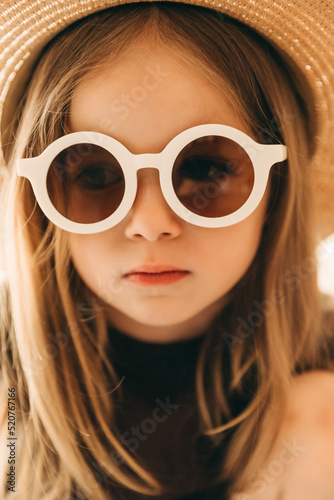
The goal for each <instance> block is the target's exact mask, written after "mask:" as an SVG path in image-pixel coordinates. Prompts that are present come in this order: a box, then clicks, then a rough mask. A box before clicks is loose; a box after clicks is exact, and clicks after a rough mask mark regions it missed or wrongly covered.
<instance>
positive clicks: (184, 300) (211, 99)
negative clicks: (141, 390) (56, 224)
mask: <svg viewBox="0 0 334 500" xmlns="http://www.w3.org/2000/svg"><path fill="white" fill-rule="evenodd" d="M138 87H141V91H140V90H138ZM143 88H144V89H145V90H144V91H143V90H142V89H143ZM136 89H137V90H136ZM131 96H132V97H131ZM205 123H218V124H225V125H229V126H231V127H235V128H237V129H239V130H242V131H244V132H246V133H248V134H250V133H249V130H247V128H246V127H245V125H244V124H243V123H242V121H241V119H240V118H239V117H238V115H237V113H236V112H235V110H234V108H233V106H232V105H231V103H230V102H229V101H228V99H227V97H226V96H225V95H222V94H221V92H218V90H217V89H215V88H214V87H213V86H212V85H211V84H210V83H209V82H208V81H207V80H206V79H205V77H203V76H201V75H199V74H196V73H195V72H194V71H190V70H189V69H187V68H185V67H184V64H183V63H180V62H179V61H177V60H176V59H175V58H172V57H169V56H167V55H163V53H161V52H159V54H158V55H156V54H155V53H154V52H151V51H150V50H148V49H147V48H146V47H142V50H141V51H139V53H138V55H137V56H136V57H135V58H134V57H131V58H127V57H125V58H123V59H122V60H121V61H119V62H118V64H117V65H116V64H113V65H111V66H110V67H108V68H106V69H103V70H100V71H99V72H98V73H95V74H94V75H92V76H90V77H89V78H86V79H85V80H84V82H82V83H81V84H79V86H78V87H77V89H76V90H75V93H74V96H73V100H72V103H71V108H70V119H69V124H68V125H69V131H70V132H76V131H85V130H89V131H98V132H102V133H104V134H107V135H110V136H112V137H114V138H116V139H117V140H118V141H120V142H121V143H122V144H123V145H124V146H126V147H127V148H128V149H129V150H130V151H131V152H132V153H134V154H140V153H159V152H161V151H162V150H163V149H164V147H165V146H166V145H167V144H168V142H169V141H170V140H171V139H172V138H173V137H174V136H176V135H177V134H179V133H180V132H182V131H183V130H185V129H187V128H190V127H192V126H196V125H200V124H205ZM267 201H268V192H267V193H266V195H265V197H264V198H263V199H262V201H261V203H260V205H259V206H258V208H257V209H256V210H255V211H254V212H253V214H251V215H250V216H249V217H248V218H247V219H245V220H244V221H242V222H240V223H238V224H235V225H234V226H230V227H225V228H218V229H216V228H215V229H210V228H202V227H198V226H195V225H192V224H190V223H188V222H186V221H184V220H183V219H181V218H180V217H178V216H177V215H176V214H175V213H174V212H173V211H172V210H171V208H170V207H169V206H168V204H167V203H166V201H165V200H164V197H163V195H162V192H161V189H160V185H159V177H158V172H157V171H156V170H154V169H149V168H147V169H144V170H141V171H139V173H138V191H137V196H136V199H135V202H134V204H133V206H132V208H131V210H130V212H129V213H128V214H127V215H126V217H125V218H124V219H123V220H122V221H121V222H119V223H118V224H117V226H115V227H113V228H111V229H109V230H107V231H104V232H102V233H98V234H93V235H78V234H71V235H70V250H71V256H72V260H73V262H74V265H75V267H76V270H77V272H78V273H79V275H80V276H81V278H82V279H83V281H84V282H85V283H86V284H87V285H88V287H89V288H90V289H91V290H92V291H93V292H94V293H95V294H96V295H97V296H99V297H101V298H102V299H103V301H104V303H105V310H106V314H107V317H108V319H109V321H110V322H111V323H112V324H113V325H114V326H115V327H116V328H118V329H119V330H121V331H123V332H124V333H126V334H127V335H130V336H132V337H134V338H137V339H139V340H143V341H151V342H158V343H168V342H173V341H178V340H185V339H188V338H191V337H195V336H197V335H199V334H201V333H202V332H203V331H204V330H205V328H206V327H207V326H208V325H209V324H210V322H211V321H212V320H213V318H214V317H215V315H216V314H217V313H218V311H219V310H220V309H221V308H222V306H223V305H224V303H226V300H227V294H228V292H229V291H230V290H231V289H232V287H233V286H234V285H235V284H236V283H237V282H238V281H239V280H240V278H241V277H242V276H243V275H244V273H245V272H246V270H247V269H248V268H249V266H250V264H251V262H252V260H253V258H254V256H255V254H256V251H257V249H258V246H259V242H260V238H261V232H262V227H263V221H264V219H265V214H266V207H267ZM143 264H153V265H156V264H164V265H170V266H173V267H177V268H180V269H182V270H186V271H188V273H187V276H186V277H185V278H183V279H181V280H179V281H177V282H174V283H171V284H167V285H166V284H165V285H157V286H146V287H144V286H141V285H138V284H137V283H133V282H131V281H129V280H127V279H125V278H124V275H125V274H126V273H128V272H129V270H131V269H133V268H135V267H137V266H141V265H143Z"/></svg>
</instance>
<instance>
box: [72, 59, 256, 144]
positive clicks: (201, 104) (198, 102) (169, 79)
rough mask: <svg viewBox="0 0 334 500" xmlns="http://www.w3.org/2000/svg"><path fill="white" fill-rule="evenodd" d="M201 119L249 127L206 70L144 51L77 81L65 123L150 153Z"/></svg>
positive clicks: (202, 121)
mask: <svg viewBox="0 0 334 500" xmlns="http://www.w3.org/2000/svg"><path fill="white" fill-rule="evenodd" d="M202 123H222V124H225V125H229V126H232V127H235V128H238V129H240V130H243V131H245V132H249V131H248V130H246V129H245V126H244V125H243V123H242V121H241V119H240V117H239V116H238V114H237V112H236V111H235V109H234V107H233V105H232V104H231V102H230V100H229V98H228V96H227V95H226V93H225V92H224V90H223V89H222V90H218V89H217V88H216V87H215V86H214V85H213V84H212V83H211V82H210V81H209V78H208V77H207V75H205V74H203V73H201V72H199V71H198V72H196V71H195V70H194V69H192V68H189V67H186V66H185V65H184V64H183V65H182V64H181V62H180V60H178V59H177V58H173V57H172V56H170V55H165V54H160V55H157V54H155V53H153V52H152V51H148V52H147V53H143V54H142V56H140V57H137V58H132V59H129V58H125V59H122V60H120V61H116V62H113V63H110V65H108V66H106V67H105V68H103V69H101V70H99V71H98V72H95V73H94V74H92V75H90V76H88V77H87V78H86V79H84V80H83V81H82V82H80V84H79V85H78V87H77V88H76V90H75V92H74V94H73V99H72V102H71V106H70V117H69V123H68V125H69V129H70V131H71V132H76V131H80V130H94V131H99V132H102V133H104V134H107V135H110V136H113V137H115V138H116V139H118V140H120V141H121V142H122V143H123V144H124V145H125V146H126V147H128V149H130V150H131V151H132V152H133V153H140V152H142V151H141V150H142V148H144V150H145V151H144V152H152V153H154V152H160V151H161V150H162V149H163V148H164V147H165V146H166V144H167V143H168V142H169V141H170V140H171V139H172V138H173V137H174V136H175V135H177V134H178V133H180V132H182V131H183V130H185V129H187V128H190V127H192V126H195V125H200V124H202ZM147 148H149V149H147Z"/></svg>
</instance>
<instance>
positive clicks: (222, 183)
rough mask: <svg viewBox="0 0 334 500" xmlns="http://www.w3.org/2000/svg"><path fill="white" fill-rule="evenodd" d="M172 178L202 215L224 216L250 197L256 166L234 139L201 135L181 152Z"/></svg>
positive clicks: (190, 207) (183, 197) (189, 204)
mask: <svg viewBox="0 0 334 500" xmlns="http://www.w3.org/2000/svg"><path fill="white" fill-rule="evenodd" d="M172 182H173V186H174V190H175V193H176V195H177V197H178V198H179V200H180V201H181V203H182V204H183V205H184V206H185V207H186V208H188V210H190V211H191V212H193V213H195V214H197V215H201V216H203V217H223V216H224V215H229V214H232V213H233V212H236V211H237V210H238V209H239V208H240V207H242V205H243V204H244V203H245V202H246V201H247V199H248V198H249V196H250V194H251V192H252V189H253V185H254V168H253V164H252V161H251V159H250V157H249V156H248V154H247V153H246V151H245V150H244V149H243V148H242V147H241V146H240V145H239V144H237V143H236V142H234V141H232V140H231V139H227V138H226V137H220V136H206V137H200V138H199V139H196V140H194V141H192V142H191V143H189V144H187V146H186V147H185V148H184V149H183V150H182V151H181V152H180V153H179V155H178V157H177V158H176V160H175V163H174V167H173V172H172Z"/></svg>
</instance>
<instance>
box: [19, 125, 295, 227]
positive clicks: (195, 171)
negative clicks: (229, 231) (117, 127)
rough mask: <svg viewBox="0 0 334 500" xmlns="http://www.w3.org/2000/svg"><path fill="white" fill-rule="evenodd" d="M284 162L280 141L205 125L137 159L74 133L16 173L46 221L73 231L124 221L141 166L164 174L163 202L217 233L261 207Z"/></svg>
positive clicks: (100, 137)
mask: <svg viewBox="0 0 334 500" xmlns="http://www.w3.org/2000/svg"><path fill="white" fill-rule="evenodd" d="M286 158H287V149H286V147H285V146H283V145H281V144H259V143H257V142H255V141H254V140H253V139H252V138H251V137H249V136H248V135H247V134H245V133H244V132H241V131H240V130H237V129H235V128H232V127H228V126H226V125H217V124H205V125H198V126H196V127H192V128H189V129H187V130H185V131H183V132H181V133H180V134H178V135H177V136H176V137H174V138H173V139H172V140H171V141H170V142H169V143H168V144H167V146H166V147H165V148H164V150H163V151H162V152H161V153H157V154H132V153H130V151H128V149H126V147H125V146H123V144H121V143H120V142H119V141H117V140H116V139H113V138H112V137H109V136H108V135H104V134H101V133H97V132H74V133H71V134H68V135H65V136H63V137H60V138H59V139H57V140H56V141H54V142H53V143H52V144H50V145H49V146H48V147H47V148H46V149H45V151H43V153H42V154H41V155H39V156H37V157H35V158H24V159H21V160H18V162H17V172H18V175H19V176H23V177H26V178H27V179H29V181H30V182H31V185H32V188H33V191H34V193H35V196H36V199H37V201H38V204H39V205H40V207H41V209H42V211H43V212H44V214H45V215H46V216H47V217H48V219H50V221H51V222H53V223H54V224H55V225H57V226H58V227H60V228H62V229H64V230H65V231H69V232H72V233H81V234H92V233H98V232H100V231H105V230H106V229H109V228H111V227H113V226H115V225H116V224H118V223H119V222H120V221H121V220H122V219H123V218H124V217H125V216H126V215H127V213H128V212H129V210H130V209H131V207H132V205H133V203H134V201H135V197H136V193H137V172H138V170H140V169H143V168H156V169H158V171H159V178H160V186H161V190H162V193H163V195H164V197H165V200H166V202H167V203H168V205H169V206H170V208H171V209H172V210H173V211H174V212H175V213H176V214H177V215H178V216H179V217H181V218H182V219H184V220H185V221H187V222H189V223H191V224H195V225H197V226H201V227H208V228H217V227H225V226H230V225H232V224H236V223H237V222H240V221H241V220H243V219H245V218H246V217H248V216H249V215H250V214H251V213H252V212H253V211H254V210H255V209H256V207H257V206H258V204H259V203H260V201H261V199H262V197H263V195H264V192H265V189H266V186H267V182H268V178H269V172H270V169H271V167H272V166H273V165H274V164H275V163H278V162H281V161H283V160H285V159H286ZM152 216H153V217H154V214H152Z"/></svg>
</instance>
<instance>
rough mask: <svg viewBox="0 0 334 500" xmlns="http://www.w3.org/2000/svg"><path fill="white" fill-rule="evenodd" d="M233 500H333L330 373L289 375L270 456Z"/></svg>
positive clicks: (332, 378)
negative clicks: (245, 491) (290, 382)
mask: <svg viewBox="0 0 334 500" xmlns="http://www.w3.org/2000/svg"><path fill="white" fill-rule="evenodd" d="M253 476H254V479H253V480H252V486H253V489H252V493H249V494H242V495H239V496H238V495H237V496H236V497H235V498H233V500H333V499H334V373H331V372H325V371H314V372H309V373H305V374H303V375H300V376H298V377H295V379H294V381H293V385H292V387H291V391H290V393H289V397H288V402H287V408H286V412H285V416H284V418H283V420H282V424H281V429H280V431H279V434H278V439H277V444H276V446H275V449H274V450H273V451H272V454H271V458H270V460H269V461H268V463H267V464H266V465H265V467H263V468H262V469H261V470H259V471H257V472H256V473H255V474H254V475H253Z"/></svg>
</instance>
